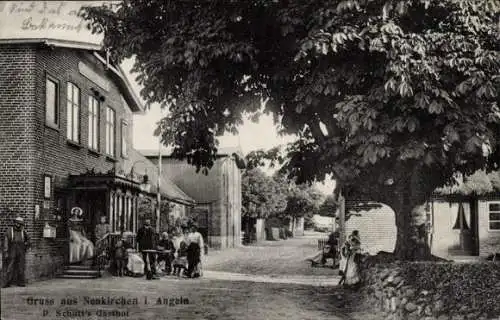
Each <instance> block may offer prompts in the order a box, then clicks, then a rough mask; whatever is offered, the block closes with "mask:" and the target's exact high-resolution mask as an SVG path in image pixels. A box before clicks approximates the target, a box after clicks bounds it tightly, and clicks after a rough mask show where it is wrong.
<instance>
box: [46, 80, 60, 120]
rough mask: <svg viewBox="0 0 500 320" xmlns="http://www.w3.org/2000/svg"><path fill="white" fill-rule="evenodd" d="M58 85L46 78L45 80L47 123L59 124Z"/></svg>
mask: <svg viewBox="0 0 500 320" xmlns="http://www.w3.org/2000/svg"><path fill="white" fill-rule="evenodd" d="M58 89H59V85H58V83H57V82H56V81H54V80H52V79H49V78H47V79H46V82H45V122H46V123H47V124H49V125H53V126H56V127H57V126H58V125H59V90H58Z"/></svg>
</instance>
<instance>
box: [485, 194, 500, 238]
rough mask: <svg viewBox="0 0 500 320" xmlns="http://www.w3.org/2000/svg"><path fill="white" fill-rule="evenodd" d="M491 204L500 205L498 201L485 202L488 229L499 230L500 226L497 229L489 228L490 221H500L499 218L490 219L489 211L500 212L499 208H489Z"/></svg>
mask: <svg viewBox="0 0 500 320" xmlns="http://www.w3.org/2000/svg"><path fill="white" fill-rule="evenodd" d="M492 204H497V205H499V206H500V201H488V202H486V210H487V213H488V231H491V232H500V228H498V229H492V228H491V222H500V219H494V220H492V219H490V213H491V212H495V213H500V209H499V210H490V205H492Z"/></svg>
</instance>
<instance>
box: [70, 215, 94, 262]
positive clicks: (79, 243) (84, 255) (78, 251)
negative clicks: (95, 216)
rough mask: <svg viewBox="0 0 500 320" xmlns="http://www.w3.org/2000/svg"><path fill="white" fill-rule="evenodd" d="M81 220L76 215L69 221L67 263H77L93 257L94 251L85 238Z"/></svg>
mask: <svg viewBox="0 0 500 320" xmlns="http://www.w3.org/2000/svg"><path fill="white" fill-rule="evenodd" d="M82 222H83V220H82V219H80V218H78V217H77V216H76V215H74V216H73V217H71V218H70V219H69V224H70V229H69V262H70V263H77V262H83V261H85V260H88V259H91V258H93V257H94V253H95V249H94V244H93V243H92V241H90V240H89V239H87V237H85V231H84V228H83V224H82Z"/></svg>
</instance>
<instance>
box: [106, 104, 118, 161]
mask: <svg viewBox="0 0 500 320" xmlns="http://www.w3.org/2000/svg"><path fill="white" fill-rule="evenodd" d="M115 123H116V115H115V110H113V109H112V108H111V107H107V108H106V154H108V155H110V156H113V157H114V156H115Z"/></svg>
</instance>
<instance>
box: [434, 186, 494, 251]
mask: <svg viewBox="0 0 500 320" xmlns="http://www.w3.org/2000/svg"><path fill="white" fill-rule="evenodd" d="M431 210H432V241H431V250H432V253H433V254H434V255H437V256H439V257H443V258H449V259H453V258H455V257H460V258H461V257H466V256H480V257H487V256H489V255H491V254H495V253H500V195H498V194H490V195H483V196H460V195H452V196H447V197H443V196H436V197H434V199H433V201H432V202H431Z"/></svg>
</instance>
